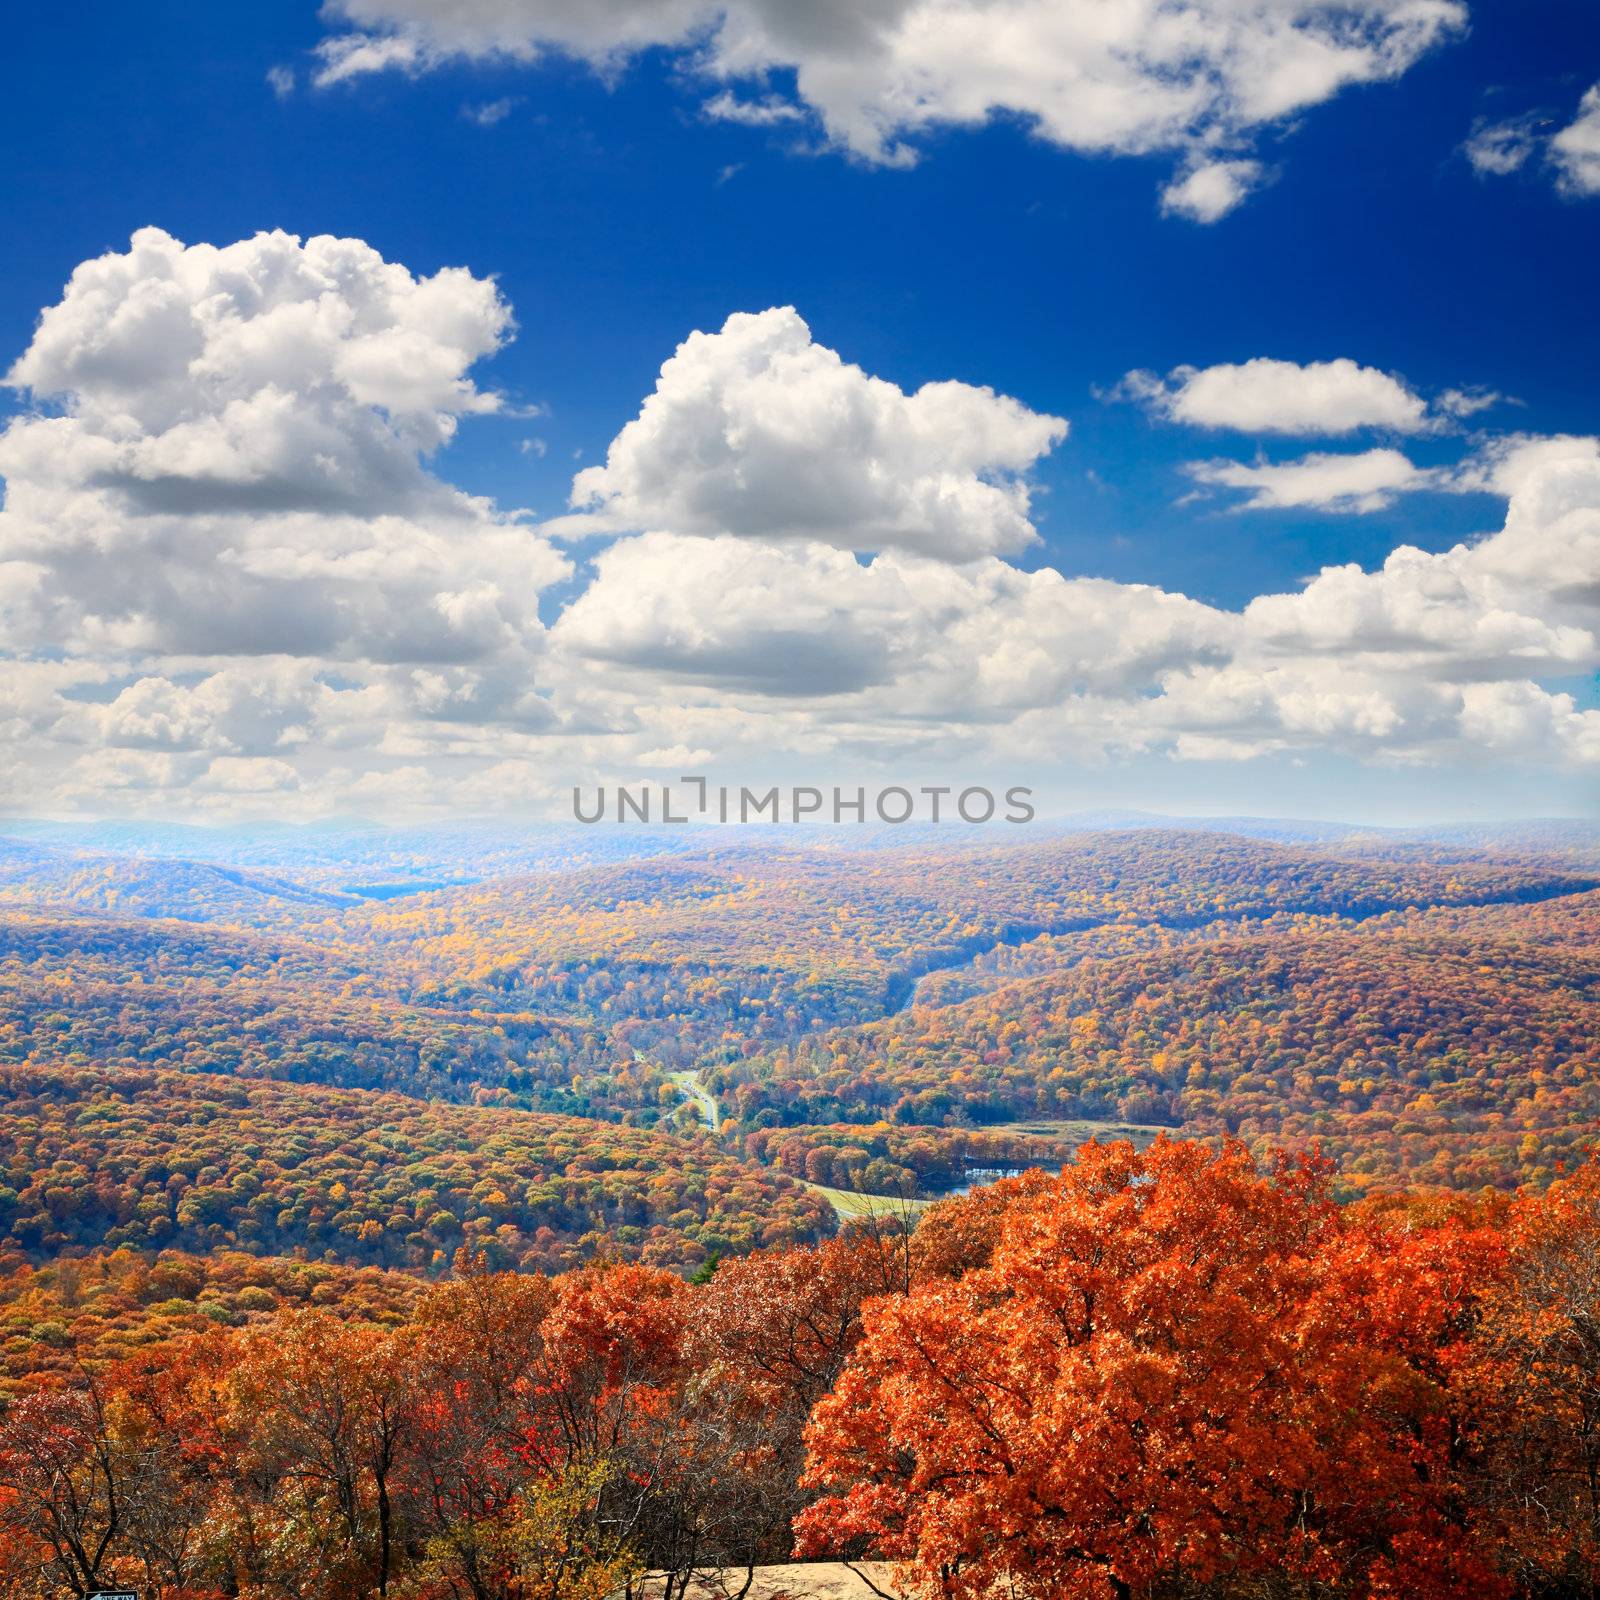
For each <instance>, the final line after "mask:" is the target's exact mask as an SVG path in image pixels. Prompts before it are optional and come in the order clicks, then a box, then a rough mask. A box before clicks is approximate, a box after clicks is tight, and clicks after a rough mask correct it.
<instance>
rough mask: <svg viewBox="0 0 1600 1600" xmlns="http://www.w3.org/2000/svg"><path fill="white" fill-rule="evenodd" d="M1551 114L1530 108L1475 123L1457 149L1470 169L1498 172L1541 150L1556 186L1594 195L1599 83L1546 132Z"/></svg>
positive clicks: (1577, 196)
mask: <svg viewBox="0 0 1600 1600" xmlns="http://www.w3.org/2000/svg"><path fill="white" fill-rule="evenodd" d="M1552 120H1553V119H1552V118H1551V117H1549V116H1547V115H1545V114H1544V113H1543V112H1539V111H1530V112H1527V113H1525V114H1524V115H1522V116H1517V117H1508V118H1506V119H1505V120H1504V121H1501V122H1481V121H1480V122H1478V123H1476V124H1475V125H1474V126H1473V130H1472V132H1471V134H1470V135H1469V136H1468V138H1467V140H1466V143H1465V144H1464V145H1463V146H1462V149H1463V150H1464V151H1465V152H1466V157H1467V160H1468V161H1469V162H1471V164H1472V168H1473V170H1474V171H1475V172H1477V173H1479V174H1481V175H1483V176H1490V175H1493V176H1499V177H1504V176H1506V175H1507V174H1509V173H1513V172H1519V171H1521V170H1522V169H1523V168H1525V167H1526V166H1527V165H1528V163H1529V162H1530V161H1531V160H1532V158H1533V157H1534V156H1535V155H1536V154H1538V153H1539V152H1540V151H1541V150H1542V151H1543V154H1544V160H1545V165H1546V168H1547V169H1548V170H1549V171H1550V172H1551V173H1553V175H1554V177H1555V183H1556V188H1557V189H1558V190H1560V192H1561V193H1562V194H1564V195H1567V196H1569V197H1570V198H1572V199H1574V200H1583V199H1588V198H1589V197H1590V196H1592V195H1600V83H1597V84H1594V85H1593V86H1592V87H1591V88H1590V89H1589V90H1588V91H1587V92H1586V93H1585V94H1584V96H1583V98H1582V99H1581V100H1580V101H1579V102H1578V108H1577V113H1576V115H1575V116H1574V117H1573V119H1572V121H1571V122H1569V123H1567V124H1566V125H1565V126H1564V127H1558V128H1557V129H1556V131H1555V132H1554V133H1552V132H1550V128H1551V125H1552Z"/></svg>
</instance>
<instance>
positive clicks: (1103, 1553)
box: [800, 1141, 1504, 1600]
mask: <svg viewBox="0 0 1600 1600" xmlns="http://www.w3.org/2000/svg"><path fill="white" fill-rule="evenodd" d="M1492 1268H1493V1247H1492V1244H1491V1243H1490V1242H1489V1241H1487V1240H1485V1239H1482V1238H1480V1237H1479V1236H1477V1235H1474V1234H1472V1233H1470V1232H1469V1231H1468V1230H1465V1229H1458V1230H1455V1232H1454V1233H1452V1234H1451V1235H1450V1236H1449V1237H1448V1238H1444V1237H1442V1236H1441V1235H1440V1234H1439V1233H1438V1232H1437V1231H1432V1232H1428V1233H1424V1234H1418V1235H1416V1236H1415V1237H1411V1238H1405V1239H1402V1238H1400V1237H1398V1236H1396V1235H1392V1234H1385V1233H1383V1232H1380V1231H1379V1230H1377V1229H1375V1228H1373V1229H1366V1228H1362V1227H1360V1226H1357V1225H1354V1224H1353V1223H1351V1222H1348V1221H1346V1220H1344V1219H1342V1218H1341V1217H1340V1215H1339V1214H1338V1212H1337V1210H1336V1208H1335V1207H1334V1206H1333V1205H1332V1204H1331V1203H1330V1202H1329V1200H1328V1197H1327V1192H1326V1174H1325V1171H1324V1170H1323V1169H1322V1168H1320V1167H1319V1166H1316V1165H1311V1164H1305V1165H1296V1166H1285V1167H1281V1168H1280V1169H1279V1170H1277V1171H1276V1172H1274V1173H1272V1174H1271V1175H1270V1176H1262V1175H1261V1174H1259V1173H1258V1172H1257V1170H1256V1169H1255V1167H1254V1165H1253V1163H1252V1162H1251V1160H1250V1158H1249V1157H1248V1155H1247V1154H1246V1153H1245V1152H1244V1151H1243V1150H1241V1149H1239V1148H1237V1147H1230V1148H1228V1149H1226V1150H1225V1151H1223V1152H1222V1153H1221V1154H1220V1155H1213V1154H1211V1153H1209V1152H1207V1151H1205V1150H1203V1149H1201V1148H1198V1147H1196V1146H1192V1145H1182V1144H1175V1143H1169V1142H1166V1141H1162V1142H1158V1143H1157V1144H1156V1145H1155V1146H1153V1147H1152V1148H1151V1149H1150V1150H1149V1151H1148V1152H1146V1153H1145V1154H1143V1155H1140V1154H1138V1153H1137V1152H1136V1151H1135V1150H1134V1149H1133V1147H1132V1146H1131V1145H1128V1144H1118V1145H1110V1146H1102V1147H1093V1146H1091V1147H1087V1148H1086V1149H1085V1150H1083V1151H1082V1152H1081V1153H1080V1160H1079V1164H1078V1165H1077V1166H1076V1167H1075V1168H1073V1169H1071V1170H1069V1171H1068V1172H1066V1173H1064V1174H1062V1176H1061V1177H1060V1178H1059V1179H1057V1180H1055V1181H1053V1182H1052V1183H1050V1184H1048V1185H1047V1186H1045V1187H1044V1188H1042V1189H1040V1190H1038V1191H1037V1192H1036V1193H1034V1194H1032V1195H1026V1194H1024V1195H1020V1196H1019V1197H1018V1198H1017V1200H1016V1203H1015V1204H1014V1205H1013V1206H1012V1207H1011V1208H1010V1209H1009V1211H1008V1212H1007V1213H1006V1215H1005V1218H1004V1221H1003V1223H1002V1226H1001V1231H1000V1237H999V1240H998V1243H997V1244H996V1246H995V1249H994V1254H993V1259H992V1261H991V1262H990V1264H989V1265H988V1266H986V1267H980V1268H977V1269H975V1270H973V1271H969V1272H967V1273H965V1274H964V1275H962V1276H960V1277H958V1278H955V1279H953V1280H951V1279H930V1280H925V1281H923V1282H921V1283H920V1284H918V1285H917V1286H916V1287H915V1288H914V1289H913V1290H912V1292H911V1293H910V1294H909V1295H906V1296H904V1297H898V1298H894V1299H885V1300H880V1301H877V1302H875V1303H874V1304H872V1305H870V1306H868V1307H867V1309H866V1313H865V1317H864V1320H865V1325H866V1331H865V1336H864V1338H863V1340H862V1342H861V1344H860V1345H859V1346H858V1348H857V1350H856V1353H855V1355H854V1356H853V1357H852V1359H851V1361H850V1363H849V1365H848V1366H847V1368H846V1370H845V1372H844V1374H843V1376H842V1378H841V1380H840V1382H839V1384H838V1385H837V1387H836V1388H835V1390H834V1392H833V1393H832V1394H831V1395H829V1396H828V1397H827V1398H826V1399H824V1400H823V1401H822V1403H821V1404H820V1405H819V1406H818V1408H817V1410H816V1412H815V1414H814V1417H813V1421H812V1425H811V1429H810V1432H809V1447H810V1457H809V1465H808V1476H809V1478H810V1480H811V1481H812V1482H813V1483H814V1484H817V1485H819V1486H821V1487H824V1488H826V1489H827V1490H829V1491H830V1492H829V1493H827V1494H826V1495H825V1496H824V1497H823V1498H822V1499H821V1500H820V1501H818V1502H817V1503H816V1504H815V1505H813V1506H812V1507H811V1508H810V1509H809V1510H808V1511H807V1512H806V1513H805V1514H804V1515H803V1517H802V1519H801V1522H800V1529H801V1549H802V1552H803V1553H808V1554H819V1553H822V1552H824V1551H826V1550H828V1549H829V1548H833V1547H837V1546H839V1545H841V1544H842V1545H845V1546H851V1545H856V1546H860V1545H866V1546H868V1547H870V1548H871V1549H873V1550H875V1551H876V1552H878V1553H880V1554H882V1555H884V1556H887V1557H890V1558H892V1559H896V1560H898V1561H900V1562H902V1563H905V1564H906V1565H907V1566H908V1567H909V1568H910V1569H911V1571H910V1573H909V1574H908V1576H909V1577H912V1578H914V1579H918V1580H920V1581H921V1582H923V1583H924V1584H931V1585H932V1586H934V1588H935V1589H936V1591H937V1592H942V1593H944V1594H946V1595H949V1596H953V1597H958V1600H979V1597H982V1596H986V1595H989V1594H992V1593H997V1592H1001V1591H1002V1590H1004V1591H1006V1592H1010V1593H1012V1594H1018V1595H1037V1596H1045V1595H1048V1596H1051V1597H1052V1600H1111V1597H1131V1596H1136V1595H1153V1594H1159V1593H1162V1592H1178V1591H1180V1590H1181V1589H1183V1587H1184V1586H1185V1585H1193V1584H1211V1585H1215V1586H1216V1588H1215V1589H1214V1590H1213V1592H1220V1593H1228V1592H1230V1591H1233V1592H1245V1591H1246V1590H1248V1589H1249V1588H1250V1587H1251V1586H1252V1585H1253V1584H1254V1583H1256V1582H1258V1581H1259V1580H1260V1579H1261V1578H1263V1577H1264V1576H1265V1575H1267V1574H1277V1575H1278V1577H1279V1578H1280V1579H1285V1580H1288V1581H1290V1582H1293V1581H1296V1580H1298V1581H1299V1582H1301V1583H1302V1584H1304V1585H1307V1586H1320V1589H1319V1592H1324V1591H1326V1592H1332V1593H1340V1594H1349V1595H1363V1596H1379V1595H1387V1596H1400V1595H1405V1596H1408V1597H1410V1600H1423V1597H1439V1600H1444V1597H1446V1596H1459V1595H1462V1594H1467V1593H1471V1594H1474V1595H1480V1596H1492V1595H1495V1594H1499V1593H1502V1592H1504V1589H1503V1585H1502V1583H1501V1580H1500V1579H1499V1577H1498V1576H1497V1575H1496V1573H1495V1572H1494V1571H1493V1570H1492V1568H1491V1567H1490V1566H1489V1564H1488V1563H1487V1561H1486V1560H1484V1559H1483V1557H1482V1555H1481V1552H1480V1551H1479V1549H1478V1548H1477V1546H1476V1545H1475V1544H1474V1542H1473V1541H1472V1539H1471V1538H1469V1536H1468V1535H1467V1533H1466V1532H1465V1530H1464V1526H1463V1520H1462V1515H1461V1510H1462V1507H1461V1500H1460V1494H1459V1484H1458V1479H1457V1474H1456V1472H1455V1470H1454V1468H1453V1452H1455V1450H1456V1446H1457V1441H1458V1437H1459V1433H1458V1429H1457V1427H1456V1425H1455V1422H1454V1420H1453V1418H1452V1415H1451V1410H1450V1404H1449V1399H1450V1394H1449V1380H1450V1374H1451V1371H1452V1363H1453V1362H1454V1360H1455V1359H1456V1352H1458V1351H1459V1349H1460V1348H1461V1346H1462V1341H1463V1339H1464V1337H1465V1335H1466V1333H1467V1331H1468V1323H1469V1320H1470V1315H1471V1307H1472V1287H1473V1282H1474V1281H1475V1279H1476V1278H1477V1277H1478V1276H1480V1275H1487V1274H1489V1273H1490V1272H1491V1271H1492ZM1235 1585H1237V1586H1238V1588H1237V1589H1235V1587H1234V1586H1235Z"/></svg>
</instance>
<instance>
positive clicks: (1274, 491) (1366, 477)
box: [1185, 450, 1440, 512]
mask: <svg viewBox="0 0 1600 1600" xmlns="http://www.w3.org/2000/svg"><path fill="white" fill-rule="evenodd" d="M1185 470H1186V471H1187V472H1188V473H1189V476H1190V477H1192V478H1193V479H1194V480H1195V482H1196V483H1199V484H1202V485H1204V486H1205V487H1207V488H1215V489H1238V490H1242V491H1244V492H1245V494H1246V496H1247V498H1246V499H1245V500H1244V501H1242V502H1241V504H1240V509H1241V510H1244V511H1290V510H1301V509H1305V510H1311V511H1331V512H1369V511H1382V510H1383V509H1384V508H1385V507H1386V506H1390V505H1393V504H1394V500H1395V496H1396V495H1399V494H1403V493H1406V492H1407V491H1409V490H1413V489H1425V488H1428V487H1430V486H1433V485H1436V484H1438V483H1439V482H1440V479H1439V477H1438V475H1437V474H1435V473H1433V472H1430V471H1428V470H1427V469H1425V468H1422V467H1418V466H1414V465H1413V464H1412V462H1411V461H1410V459H1409V458H1408V457H1407V456H1405V455H1403V454H1402V453H1401V452H1400V451H1398V450H1363V451H1361V452H1360V453H1358V454H1355V455H1331V454H1314V455H1308V456H1301V457H1300V458H1299V460H1297V461H1283V462H1268V461H1261V462H1256V463H1253V464H1247V463H1245V462H1242V461H1191V462H1190V463H1189V464H1188V466H1187V468H1186V469H1185Z"/></svg>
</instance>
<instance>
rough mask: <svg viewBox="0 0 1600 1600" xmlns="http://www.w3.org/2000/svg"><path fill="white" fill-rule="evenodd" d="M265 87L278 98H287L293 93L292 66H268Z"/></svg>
mask: <svg viewBox="0 0 1600 1600" xmlns="http://www.w3.org/2000/svg"><path fill="white" fill-rule="evenodd" d="M267 87H268V88H269V89H271V90H272V92H273V93H274V94H275V95H276V96H277V97H278V98H279V99H280V100H287V99H288V98H289V96H290V95H292V94H293V93H294V68H293V67H281V66H280V67H268V68H267Z"/></svg>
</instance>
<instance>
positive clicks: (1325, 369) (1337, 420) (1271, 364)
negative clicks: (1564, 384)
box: [1118, 356, 1492, 436]
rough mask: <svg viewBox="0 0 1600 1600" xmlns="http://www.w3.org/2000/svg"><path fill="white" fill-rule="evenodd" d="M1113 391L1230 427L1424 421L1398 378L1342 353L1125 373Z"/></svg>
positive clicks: (1200, 424) (1197, 423)
mask: <svg viewBox="0 0 1600 1600" xmlns="http://www.w3.org/2000/svg"><path fill="white" fill-rule="evenodd" d="M1118 392H1119V393H1121V394H1124V395H1126V396H1128V397H1129V398H1131V399H1135V400H1138V401H1140V402H1141V403H1143V404H1144V405H1146V406H1147V407H1148V408H1149V409H1150V410H1151V411H1152V412H1153V413H1154V414H1155V415H1157V416H1159V417H1162V418H1164V419H1165V420H1166V421H1168V422H1178V423H1183V424H1186V425H1187V426H1189V427H1194V428H1226V429H1230V430H1232V431H1234V432H1237V433H1258V434H1260V433H1281V434H1296V435H1301V436H1310V435H1317V434H1327V435H1340V434H1348V433H1354V432H1355V431H1356V430H1357V429H1358V428H1382V429H1386V430H1388V431H1390V432H1393V433H1421V432H1423V431H1425V430H1426V429H1427V428H1429V427H1430V426H1431V424H1430V422H1429V418H1428V405H1427V402H1426V401H1425V400H1423V399H1422V397H1421V396H1420V395H1418V394H1416V393H1415V392H1414V391H1413V390H1412V389H1411V387H1410V386H1409V385H1408V384H1407V383H1406V382H1405V381H1404V380H1403V379H1401V378H1398V377H1395V376H1394V375H1393V374H1392V373H1387V372H1380V371H1379V370H1378V369H1377V368H1376V367H1363V366H1360V365H1358V364H1357V363H1356V362H1354V361H1351V360H1349V359H1348V358H1345V357H1341V358H1340V359H1338V360H1336V361H1310V362H1306V363H1305V364H1304V365H1302V364H1300V363H1299V362H1295V361H1275V360H1273V359H1271V358H1270V357H1267V356H1257V357H1255V358H1254V359H1253V360H1250V361H1243V362H1237V363H1233V362H1225V363H1221V364H1219V365H1217V366H1212V367H1177V368H1174V369H1173V371H1172V372H1170V373H1168V375H1167V376H1166V378H1165V379H1162V378H1159V377H1157V376H1156V375H1155V374H1154V373H1151V372H1130V373H1129V374H1128V375H1127V376H1126V377H1125V378H1124V379H1123V380H1122V384H1121V385H1120V387H1119V391H1118ZM1452 393H1455V392H1454V391H1452ZM1458 398H1462V397H1459V396H1458ZM1486 403H1492V400H1491V401H1489V402H1486ZM1458 414H1459V413H1458Z"/></svg>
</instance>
